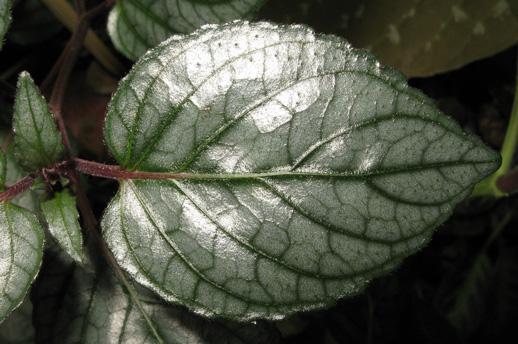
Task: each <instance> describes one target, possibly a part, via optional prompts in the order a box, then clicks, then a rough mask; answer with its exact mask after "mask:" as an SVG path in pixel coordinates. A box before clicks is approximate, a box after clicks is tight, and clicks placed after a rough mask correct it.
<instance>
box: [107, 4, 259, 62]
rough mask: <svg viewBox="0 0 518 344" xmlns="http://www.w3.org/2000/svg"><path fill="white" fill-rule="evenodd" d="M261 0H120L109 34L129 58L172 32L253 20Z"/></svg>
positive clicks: (138, 54)
mask: <svg viewBox="0 0 518 344" xmlns="http://www.w3.org/2000/svg"><path fill="white" fill-rule="evenodd" d="M263 2H264V0H121V1H118V2H117V4H116V5H115V7H114V8H113V10H112V11H111V13H110V16H109V20H108V33H109V34H110V37H111V39H112V42H113V44H114V45H115V47H116V48H117V49H118V50H119V51H121V52H122V53H123V54H124V55H126V56H127V57H128V58H129V59H131V60H136V59H138V58H139V57H140V56H141V55H142V54H144V53H145V52H146V50H148V49H149V48H152V47H154V46H156V45H157V44H158V43H160V42H162V41H163V40H165V39H166V38H168V37H169V36H171V35H172V34H175V33H189V32H192V31H194V30H195V29H197V28H198V27H200V26H202V25H204V24H209V23H225V22H228V21H231V20H233V19H240V18H242V19H252V18H253V17H254V16H255V11H256V10H257V8H258V7H259V6H260V5H261V4H262V3H263Z"/></svg>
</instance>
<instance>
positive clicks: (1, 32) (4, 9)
mask: <svg viewBox="0 0 518 344" xmlns="http://www.w3.org/2000/svg"><path fill="white" fill-rule="evenodd" d="M10 23H11V1H10V0H0V50H2V46H3V45H4V36H5V33H6V32H7V29H8V28H9V24H10Z"/></svg>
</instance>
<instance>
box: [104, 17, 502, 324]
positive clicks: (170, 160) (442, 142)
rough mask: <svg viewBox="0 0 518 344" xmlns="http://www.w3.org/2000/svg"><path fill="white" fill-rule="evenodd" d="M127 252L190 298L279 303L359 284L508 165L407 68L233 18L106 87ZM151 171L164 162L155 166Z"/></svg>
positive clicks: (214, 304)
mask: <svg viewBox="0 0 518 344" xmlns="http://www.w3.org/2000/svg"><path fill="white" fill-rule="evenodd" d="M105 138H106V142H107V144H108V147H109V148H110V150H111V152H112V154H113V155H114V156H115V158H116V159H117V161H118V162H119V163H120V164H121V165H122V166H123V168H125V169H127V170H136V171H142V172H150V173H153V172H162V173H165V174H168V176H169V178H166V177H165V176H164V175H161V176H160V177H161V178H166V179H162V180H146V179H141V180H127V181H122V182H121V185H120V190H119V192H118V193H117V195H116V196H115V198H114V199H113V200H112V202H111V204H110V205H109V207H108V209H107V211H106V213H105V216H104V219H103V223H102V225H103V228H104V236H105V239H106V241H107V243H108V245H109V246H110V247H111V249H112V251H113V253H114V255H115V257H116V259H117V260H118V262H119V264H120V265H121V266H122V267H123V268H124V269H126V270H127V271H128V272H129V273H130V274H131V275H132V276H133V277H134V278H135V279H136V280H137V281H138V282H140V283H142V284H144V285H146V286H148V287H150V288H151V289H153V290H154V291H155V292H157V293H158V294H160V295H161V296H162V297H164V298H165V299H167V300H169V301H173V302H179V303H182V304H184V305H186V306H188V307H190V308H191V309H192V310H194V311H195V312H197V313H200V314H204V315H207V316H224V317H230V318H235V319H239V320H248V319H254V318H261V317H263V318H269V319H276V318H282V317H284V316H285V315H287V314H290V313H293V312H297V311H302V310H308V309H314V308H322V307H324V306H329V305H331V304H333V303H334V302H336V300H337V299H338V298H341V297H345V296H351V295H354V294H357V293H359V292H360V291H362V290H363V289H364V288H365V286H366V285H367V283H368V281H369V280H370V279H372V278H373V277H375V276H379V275H382V274H385V273H387V272H389V271H392V270H393V269H395V268H396V267H397V266H398V265H399V264H400V262H401V261H402V259H403V258H404V257H405V256H407V255H409V254H412V253H414V252H416V251H417V250H418V249H420V248H421V247H423V245H425V244H426V242H428V240H429V239H430V237H431V234H432V232H433V230H434V229H435V228H436V227H437V226H438V225H439V224H441V223H442V222H444V221H445V220H446V219H447V218H448V217H449V216H450V214H451V213H452V211H453V208H454V206H455V205H456V204H457V203H458V202H459V201H460V200H462V199H463V198H465V197H467V196H468V195H469V194H470V192H471V190H472V188H473V185H474V184H475V183H476V182H478V181H480V180H481V179H483V178H484V177H485V176H487V175H488V174H490V173H492V172H493V171H494V170H495V169H496V168H497V167H498V166H499V164H500V159H499V156H498V154H496V153H495V152H493V151H492V150H490V149H489V148H488V147H486V146H485V145H484V144H483V143H482V142H481V141H480V140H479V139H478V138H475V137H472V136H468V135H466V134H464V133H463V132H462V130H461V128H460V127H459V125H458V124H457V123H456V122H454V121H453V120H452V119H451V118H449V117H446V116H444V115H443V114H441V113H440V112H439V111H438V110H437V109H436V107H435V105H434V103H433V102H432V101H431V100H430V99H428V98H426V97H425V96H424V95H423V94H422V93H420V92H418V91H416V90H414V89H411V88H409V87H408V86H407V85H406V80H405V78H404V76H403V75H402V74H401V73H399V72H397V71H395V70H392V69H386V68H382V67H380V65H379V63H378V61H377V60H376V59H375V57H374V56H373V55H371V54H369V53H367V52H364V51H357V50H354V49H352V48H351V47H350V46H349V45H348V44H347V43H346V42H345V41H343V40H341V39H339V38H336V37H332V36H316V35H315V34H314V33H313V32H312V31H311V30H310V29H308V28H305V27H302V26H282V27H279V26H274V25H271V24H267V23H258V24H248V23H246V22H236V23H232V24H227V25H222V26H208V27H205V28H203V29H202V30H199V31H197V32H195V33H194V34H192V35H189V36H185V37H172V38H171V39H169V40H168V41H166V42H164V43H162V44H161V45H159V46H158V47H157V48H155V49H153V50H151V51H149V52H148V53H147V54H146V55H144V56H143V57H142V58H141V59H140V61H139V62H138V63H137V64H136V65H135V66H134V68H133V70H132V71H131V72H130V73H129V74H128V76H127V77H126V78H125V79H123V81H122V82H121V84H120V87H119V90H118V92H117V94H116V95H115V96H114V98H113V99H112V102H111V103H110V106H109V110H108V114H107V118H106V122H105ZM157 178H158V175H157Z"/></svg>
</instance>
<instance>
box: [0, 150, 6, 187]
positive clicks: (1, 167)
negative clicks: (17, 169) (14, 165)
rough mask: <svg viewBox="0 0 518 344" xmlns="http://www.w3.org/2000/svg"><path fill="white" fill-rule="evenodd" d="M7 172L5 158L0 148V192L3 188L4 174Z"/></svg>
mask: <svg viewBox="0 0 518 344" xmlns="http://www.w3.org/2000/svg"><path fill="white" fill-rule="evenodd" d="M6 173H7V160H6V159H5V154H4V152H3V151H2V150H1V149H0V192H2V191H4V190H5V175H6Z"/></svg>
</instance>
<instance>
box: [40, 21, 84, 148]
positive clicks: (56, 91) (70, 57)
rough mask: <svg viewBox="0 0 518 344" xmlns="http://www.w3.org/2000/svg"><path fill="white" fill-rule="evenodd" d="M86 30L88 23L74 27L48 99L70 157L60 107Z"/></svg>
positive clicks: (68, 142) (68, 141)
mask: <svg viewBox="0 0 518 344" xmlns="http://www.w3.org/2000/svg"><path fill="white" fill-rule="evenodd" d="M87 30H88V23H87V22H81V23H79V25H78V26H77V27H76V30H75V31H74V33H73V35H72V37H71V38H70V41H69V42H68V44H67V47H68V54H67V55H66V56H65V58H64V60H63V63H62V65H61V68H60V70H59V73H58V76H57V78H56V83H55V84H54V88H53V89H52V95H51V96H50V101H49V109H50V111H51V112H52V113H53V114H54V116H55V118H56V123H57V126H58V130H59V131H60V132H61V135H62V136H63V144H64V145H65V148H66V150H67V152H68V155H69V156H70V157H72V148H71V146H70V140H69V139H68V135H67V131H66V128H65V123H64V121H63V116H62V112H61V107H62V105H63V99H64V97H65V92H66V89H67V86H68V81H69V79H70V75H71V73H72V70H73V69H74V66H75V63H76V60H77V56H78V55H79V52H80V51H81V46H82V43H83V41H84V39H85V36H86V32H87Z"/></svg>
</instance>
